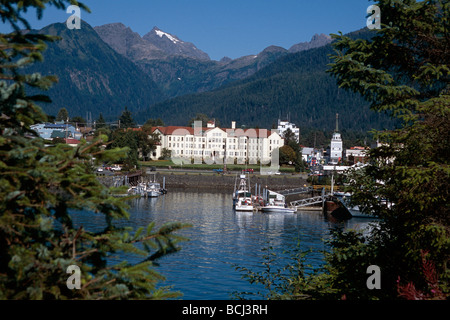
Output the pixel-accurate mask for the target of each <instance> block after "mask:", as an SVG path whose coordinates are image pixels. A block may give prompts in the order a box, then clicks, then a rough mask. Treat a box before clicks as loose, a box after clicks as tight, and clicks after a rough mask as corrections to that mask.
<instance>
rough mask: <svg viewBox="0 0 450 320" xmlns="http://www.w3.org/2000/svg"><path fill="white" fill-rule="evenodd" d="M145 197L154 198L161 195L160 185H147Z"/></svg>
mask: <svg viewBox="0 0 450 320" xmlns="http://www.w3.org/2000/svg"><path fill="white" fill-rule="evenodd" d="M145 191H146V192H147V197H149V198H156V197H159V196H160V195H161V185H160V184H159V183H157V182H150V183H147V186H146V190H145Z"/></svg>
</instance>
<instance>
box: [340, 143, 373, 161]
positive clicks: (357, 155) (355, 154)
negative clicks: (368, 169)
mask: <svg viewBox="0 0 450 320" xmlns="http://www.w3.org/2000/svg"><path fill="white" fill-rule="evenodd" d="M367 151H368V149H367V148H364V147H359V146H355V147H351V148H350V149H347V150H345V158H346V159H347V161H349V162H350V163H358V162H361V163H365V162H366V160H367Z"/></svg>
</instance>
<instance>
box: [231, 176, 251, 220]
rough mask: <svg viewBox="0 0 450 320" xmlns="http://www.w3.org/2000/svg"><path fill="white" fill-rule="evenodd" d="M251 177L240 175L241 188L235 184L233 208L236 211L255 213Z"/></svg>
mask: <svg viewBox="0 0 450 320" xmlns="http://www.w3.org/2000/svg"><path fill="white" fill-rule="evenodd" d="M249 180H250V179H249V177H248V176H246V175H245V174H240V175H239V186H236V183H237V177H236V181H235V184H234V193H233V208H234V210H236V211H246V212H253V201H252V193H251V192H250V182H249Z"/></svg>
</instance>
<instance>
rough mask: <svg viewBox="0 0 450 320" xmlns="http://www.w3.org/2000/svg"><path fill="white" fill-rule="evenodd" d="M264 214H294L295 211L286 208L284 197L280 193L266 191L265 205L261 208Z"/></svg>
mask: <svg viewBox="0 0 450 320" xmlns="http://www.w3.org/2000/svg"><path fill="white" fill-rule="evenodd" d="M261 211H262V212H265V213H294V212H295V210H294V209H291V208H288V206H287V204H286V197H285V196H284V195H282V194H280V193H277V192H274V191H271V190H266V192H265V205H264V206H263V207H262V208H261Z"/></svg>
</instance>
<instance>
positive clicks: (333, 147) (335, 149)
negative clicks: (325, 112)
mask: <svg viewBox="0 0 450 320" xmlns="http://www.w3.org/2000/svg"><path fill="white" fill-rule="evenodd" d="M342 152H343V146H342V138H341V134H340V133H339V114H336V129H335V131H334V133H333V137H332V138H331V143H330V153H329V155H330V161H329V163H330V164H338V163H339V162H341V161H342Z"/></svg>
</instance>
